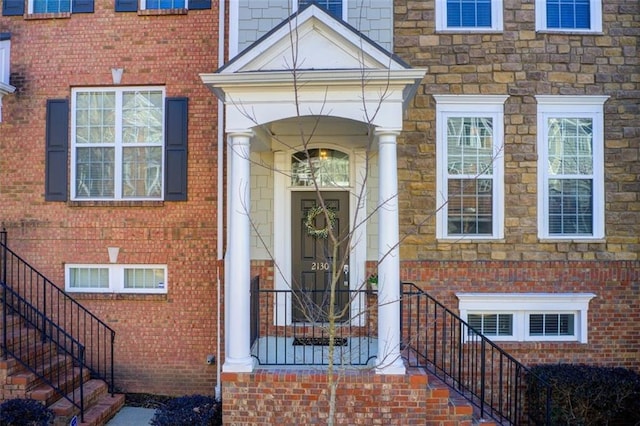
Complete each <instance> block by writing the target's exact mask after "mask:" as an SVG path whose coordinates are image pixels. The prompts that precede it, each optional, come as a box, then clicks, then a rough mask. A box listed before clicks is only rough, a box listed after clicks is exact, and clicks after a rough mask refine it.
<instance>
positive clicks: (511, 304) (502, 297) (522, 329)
mask: <svg viewBox="0 0 640 426" xmlns="http://www.w3.org/2000/svg"><path fill="white" fill-rule="evenodd" d="M456 296H457V297H458V300H459V303H458V309H459V310H460V318H462V319H463V320H464V321H467V319H468V318H469V314H484V315H487V314H512V315H513V327H512V329H513V335H512V336H487V338H488V339H490V340H492V341H506V342H509V341H511V342H579V343H588V311H589V301H590V300H591V299H593V298H594V297H596V295H595V294H593V293H456ZM532 314H573V315H574V335H572V336H532V335H531V333H530V330H529V324H530V322H529V316H530V315H532ZM463 339H464V341H465V342H466V341H473V340H474V339H473V336H469V335H468V333H466V332H464V333H463Z"/></svg>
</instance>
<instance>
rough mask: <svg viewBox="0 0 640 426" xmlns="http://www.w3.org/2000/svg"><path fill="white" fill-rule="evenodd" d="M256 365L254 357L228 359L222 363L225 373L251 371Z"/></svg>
mask: <svg viewBox="0 0 640 426" xmlns="http://www.w3.org/2000/svg"><path fill="white" fill-rule="evenodd" d="M254 367H255V360H254V359H253V357H248V358H241V359H226V360H225V361H224V364H222V372H223V373H251V372H252V371H253V369H254Z"/></svg>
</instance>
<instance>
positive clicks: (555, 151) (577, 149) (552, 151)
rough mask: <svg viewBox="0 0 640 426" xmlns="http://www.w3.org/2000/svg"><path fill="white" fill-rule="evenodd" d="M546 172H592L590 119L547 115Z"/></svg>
mask: <svg viewBox="0 0 640 426" xmlns="http://www.w3.org/2000/svg"><path fill="white" fill-rule="evenodd" d="M548 127H549V130H548V147H549V159H548V161H549V174H550V175H576V174H582V175H591V174H592V173H593V120H591V119H589V118H550V119H549V121H548Z"/></svg>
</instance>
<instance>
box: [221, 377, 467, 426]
mask: <svg viewBox="0 0 640 426" xmlns="http://www.w3.org/2000/svg"><path fill="white" fill-rule="evenodd" d="M337 371H338V372H337V375H336V377H337V380H338V381H339V383H338V388H337V406H336V424H342V425H375V424H379V425H418V424H419V425H432V426H436V425H438V426H445V425H446V426H454V425H458V426H470V425H472V424H473V420H472V415H473V409H472V407H471V405H469V404H468V403H467V402H466V401H464V400H462V399H461V398H459V397H457V395H455V394H453V395H452V394H450V392H449V388H447V387H446V386H445V385H444V384H442V383H441V382H439V381H438V380H437V379H435V378H432V376H430V375H428V373H426V372H424V371H422V370H419V369H409V370H408V371H407V374H406V375H381V374H376V373H375V371H373V370H362V369H360V370H356V369H340V368H338V370H337ZM221 378H222V403H223V407H222V409H223V416H224V419H223V420H224V424H225V425H231V426H233V425H265V424H272V425H300V424H305V425H314V424H326V421H327V416H328V413H329V402H328V400H329V392H328V388H327V374H326V369H322V368H317V369H314V368H310V369H306V370H299V369H293V368H280V369H275V368H269V369H257V370H256V371H254V372H252V373H222V376H221Z"/></svg>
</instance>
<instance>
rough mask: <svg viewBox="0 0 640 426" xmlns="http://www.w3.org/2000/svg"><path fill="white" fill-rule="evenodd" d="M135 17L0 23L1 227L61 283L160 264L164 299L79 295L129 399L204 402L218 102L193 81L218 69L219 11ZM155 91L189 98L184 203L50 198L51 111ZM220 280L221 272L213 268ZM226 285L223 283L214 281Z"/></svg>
mask: <svg viewBox="0 0 640 426" xmlns="http://www.w3.org/2000/svg"><path fill="white" fill-rule="evenodd" d="M213 3H214V8H213V9H211V10H198V11H196V10H190V11H188V12H187V13H186V14H179V15H178V14H176V15H167V14H162V15H158V16H153V15H148V16H142V15H139V14H137V13H115V12H114V10H113V8H114V3H113V1H106V0H96V3H95V13H90V14H72V15H71V16H70V17H68V18H64V19H25V18H24V17H22V16H17V17H4V16H2V17H0V32H9V33H11V43H12V49H11V73H12V75H11V84H13V85H15V86H16V87H17V91H16V93H15V94H13V95H11V96H6V97H4V99H3V103H4V108H3V122H2V123H0V135H1V137H0V170H1V173H0V205H1V206H2V214H1V218H0V221H1V222H2V226H3V227H6V229H7V231H8V239H9V246H10V247H11V248H12V249H13V250H15V251H16V252H17V253H18V254H20V255H21V256H22V257H24V258H25V259H26V260H27V261H29V262H30V263H32V264H33V265H34V266H35V267H36V268H37V269H39V270H40V271H41V272H42V273H44V275H45V276H47V277H48V278H50V279H51V280H52V281H54V282H55V283H57V284H59V285H61V286H63V285H64V265H65V263H108V262H109V258H108V254H107V247H109V246H115V247H120V255H119V258H118V262H119V263H143V264H154V263H158V264H166V265H168V274H169V277H168V294H167V295H164V296H158V295H154V296H143V295H130V296H110V295H91V296H82V297H79V299H80V302H81V303H82V304H84V305H86V306H87V307H88V308H89V309H90V310H92V311H93V312H94V313H95V314H96V315H97V316H98V317H100V318H101V319H103V320H105V322H106V323H107V324H108V325H109V326H111V327H112V328H114V329H115V331H116V333H117V334H116V341H115V343H116V386H117V387H118V388H120V389H121V390H126V391H128V392H154V393H159V394H170V395H183V394H186V393H189V394H190V393H194V392H199V393H207V394H212V393H213V388H214V385H215V381H216V367H215V366H214V365H207V364H206V362H205V361H206V356H207V354H210V353H213V354H215V353H216V337H217V336H216V317H217V311H216V303H215V302H216V282H217V278H218V277H217V267H218V262H217V261H216V259H217V253H216V220H217V212H216V203H217V199H216V194H217V189H216V188H217V182H216V170H215V165H216V163H217V152H216V140H217V130H216V123H217V119H216V99H215V97H214V96H213V95H212V94H211V93H210V92H209V91H208V90H207V88H206V87H205V86H204V85H203V84H202V82H201V80H200V78H199V75H198V74H199V73H203V72H212V71H214V70H215V68H216V67H217V62H218V59H217V53H218V50H217V40H218V33H217V32H218V22H217V19H218V11H217V9H216V7H217V6H216V5H217V2H213ZM112 68H124V74H123V77H122V83H121V86H128V85H161V86H164V87H165V89H166V95H167V96H186V97H188V98H189V159H188V161H189V167H188V187H189V193H188V201H186V202H164V203H163V202H153V203H149V202H147V203H136V202H130V203H93V205H92V206H87V205H86V204H85V205H83V204H82V203H75V204H73V203H61V202H58V203H55V202H45V201H44V196H43V193H44V173H45V170H44V164H45V159H44V155H45V139H44V134H45V121H44V120H45V105H46V100H47V99H50V98H68V99H69V98H70V95H71V88H72V87H78V86H80V87H82V86H110V85H112V77H111V69H112ZM220 272H221V273H222V271H220ZM220 280H221V281H222V277H221V278H220Z"/></svg>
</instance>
